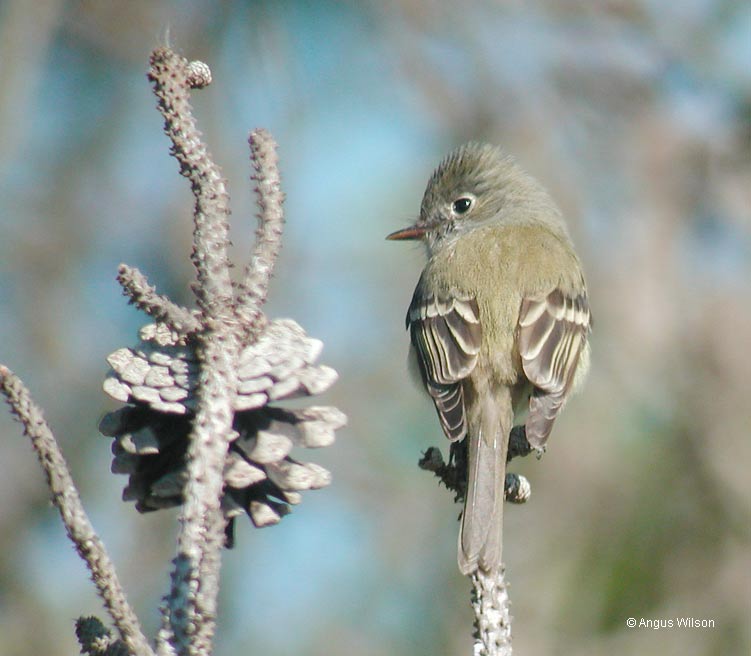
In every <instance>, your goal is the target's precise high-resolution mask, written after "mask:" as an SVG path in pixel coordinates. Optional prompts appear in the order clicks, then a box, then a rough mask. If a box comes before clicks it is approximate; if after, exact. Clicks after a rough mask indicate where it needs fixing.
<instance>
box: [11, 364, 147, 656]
mask: <svg viewBox="0 0 751 656" xmlns="http://www.w3.org/2000/svg"><path fill="white" fill-rule="evenodd" d="M0 390H1V391H2V393H3V394H4V395H5V398H6V400H7V402H8V405H10V408H11V410H12V412H13V414H14V415H16V417H17V418H18V420H19V421H20V422H21V423H22V424H23V426H24V432H25V433H26V434H27V435H28V436H29V437H30V438H31V444H32V446H33V447H34V450H35V451H36V453H37V457H38V458H39V462H40V463H41V465H42V468H43V469H44V473H45V475H46V477H47V484H48V486H49V488H50V491H51V493H52V502H53V503H54V504H55V505H56V506H57V509H58V510H59V512H60V517H61V518H62V520H63V524H64V525H65V530H66V531H67V533H68V537H69V538H70V539H71V541H72V542H73V544H74V545H75V547H76V551H78V553H79V555H80V556H81V558H83V559H84V561H85V562H86V566H87V567H88V568H89V571H90V572H91V578H92V580H93V581H94V585H95V586H96V588H97V592H98V593H99V596H100V597H101V598H102V601H103V602H104V605H105V607H106V608H107V611H108V612H109V614H110V617H111V618H112V621H113V622H114V624H115V626H116V627H117V629H118V631H119V632H120V637H121V638H122V640H123V642H124V643H125V644H126V645H127V647H128V650H129V651H130V652H131V653H132V654H135V655H137V656H153V651H152V650H151V647H150V646H149V643H148V642H147V640H146V638H145V637H144V635H143V633H142V631H141V627H140V625H139V622H138V618H137V617H136V615H135V613H134V612H133V610H132V608H131V607H130V605H129V604H128V601H127V599H126V598H125V592H124V591H123V589H122V586H121V585H120V581H119V580H118V578H117V574H116V572H115V568H114V565H113V564H112V561H111V560H110V558H109V556H108V555H107V552H106V550H105V548H104V545H103V544H102V541H101V540H100V539H99V536H98V535H97V534H96V532H95V531H94V527H93V526H92V525H91V522H90V521H89V518H88V516H87V515H86V511H85V510H84V508H83V504H82V503H81V498H80V497H79V496H78V491H77V490H76V487H75V485H74V483H73V478H72V477H71V475H70V471H69V470H68V465H67V463H66V462H65V459H64V458H63V455H62V453H61V451H60V447H59V446H58V444H57V441H56V440H55V436H54V435H53V434H52V431H51V430H50V427H49V426H48V424H47V422H46V421H45V419H44V416H43V415H42V411H41V409H40V408H39V407H38V406H37V405H36V404H35V403H34V402H33V400H32V399H31V395H30V394H29V391H28V389H27V388H26V386H25V385H24V384H23V382H22V381H21V379H20V378H18V376H16V375H15V374H14V373H13V372H12V371H10V369H8V368H7V367H5V366H4V365H0Z"/></svg>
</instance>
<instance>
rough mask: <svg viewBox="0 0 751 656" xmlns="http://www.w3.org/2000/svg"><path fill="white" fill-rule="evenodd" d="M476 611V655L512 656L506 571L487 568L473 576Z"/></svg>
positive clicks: (474, 610) (474, 653)
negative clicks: (486, 570)
mask: <svg viewBox="0 0 751 656" xmlns="http://www.w3.org/2000/svg"><path fill="white" fill-rule="evenodd" d="M470 578H471V579H472V611H473V613H474V627H475V632H474V637H475V643H474V651H473V656H511V654H512V647H511V613H510V612H509V605H510V601H509V596H508V589H507V585H506V581H505V579H504V571H503V568H501V569H500V570H498V571H495V572H484V571H482V570H481V569H478V570H477V571H476V572H475V573H474V574H472V576H471V577H470Z"/></svg>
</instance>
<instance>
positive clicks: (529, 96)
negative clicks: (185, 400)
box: [0, 0, 751, 656]
mask: <svg viewBox="0 0 751 656" xmlns="http://www.w3.org/2000/svg"><path fill="white" fill-rule="evenodd" d="M167 30H168V32H169V37H166V36H165V34H166V32H167ZM165 38H169V40H170V41H171V42H172V43H174V44H175V45H176V46H177V47H178V48H179V49H180V50H181V51H182V52H183V53H184V54H185V55H186V56H188V57H190V58H200V59H203V60H205V61H207V62H208V63H209V64H210V65H211V67H212V70H213V72H214V80H215V81H214V83H213V84H212V86H211V87H209V88H208V89H207V90H205V91H201V92H197V93H196V95H195V100H196V111H197V113H198V115H199V117H200V120H201V126H202V129H203V130H204V132H205V133H206V135H207V138H208V141H209V144H210V147H211V150H212V152H213V153H214V155H215V156H216V158H217V160H218V162H219V163H220V165H221V166H222V167H223V169H224V171H225V174H226V176H227V178H228V180H229V184H230V191H231V192H232V194H233V208H234V215H233V230H234V233H233V238H234V242H235V248H236V249H237V251H238V254H239V255H240V257H239V258H236V259H240V260H242V261H244V260H245V257H243V256H242V254H244V253H247V252H248V251H249V247H250V244H251V240H252V232H253V225H254V224H253V220H252V214H253V212H254V211H255V210H254V208H253V206H252V195H251V193H250V183H249V181H248V177H249V165H248V161H247V147H246V144H245V138H246V135H247V132H248V131H249V129H251V128H252V127H255V126H264V127H266V128H268V129H269V130H270V131H271V132H272V133H273V134H274V136H275V137H276V139H277V140H278V141H279V143H280V154H281V158H282V172H283V175H284V184H285V191H286V193H287V219H288V227H287V236H286V241H285V246H284V251H283V254H282V257H281V259H280V261H279V264H278V271H277V277H276V280H275V282H274V283H273V284H272V290H271V303H270V307H269V314H270V315H271V316H293V317H294V318H295V319H297V320H298V321H300V322H301V323H302V324H303V325H305V326H306V328H307V329H308V330H309V331H310V333H311V334H312V335H315V336H316V337H320V338H322V339H323V340H324V341H325V343H326V350H325V358H326V361H327V362H329V363H331V364H332V365H334V366H335V367H336V368H337V369H338V370H339V372H340V375H341V382H340V384H339V385H337V386H336V387H335V389H334V390H333V391H332V392H331V393H330V394H329V396H330V402H331V403H333V404H336V405H337V406H339V407H341V408H342V409H344V410H345V411H346V412H347V414H348V415H349V417H350V426H349V428H348V429H347V430H345V431H343V432H342V433H341V435H340V436H339V443H338V445H337V446H336V447H335V448H333V449H330V450H329V451H332V453H331V454H321V462H322V464H323V465H325V466H327V468H330V469H331V470H332V471H333V474H334V484H333V485H332V487H331V488H328V489H327V490H325V491H323V492H321V493H320V494H317V495H315V498H313V497H311V498H310V500H309V502H306V506H307V507H303V508H300V511H299V513H295V514H293V516H292V517H289V518H287V519H285V521H284V522H283V523H282V524H281V525H279V526H278V527H275V528H272V529H268V530H263V531H252V530H251V529H250V528H246V529H244V530H245V532H246V534H245V535H242V536H241V539H239V540H238V543H239V546H238V548H236V549H235V550H234V551H232V552H229V553H227V554H226V556H225V561H226V569H225V575H226V576H225V579H226V581H225V584H224V587H223V599H222V608H221V616H220V621H219V642H218V647H217V653H218V654H239V653H250V652H251V651H252V652H253V653H263V654H268V655H270V656H274V655H280V656H281V655H286V654H291V653H299V654H321V655H322V654H327V655H334V656H336V655H337V654H347V655H349V654H358V656H360V655H361V656H386V655H389V656H398V655H400V654H410V655H411V654H436V655H438V654H446V655H449V654H452V655H453V654H464V653H468V651H469V644H470V636H469V628H470V612H469V606H468V582H467V581H465V580H463V579H462V577H461V576H460V575H459V574H458V572H457V571H456V566H455V559H454V554H455V539H456V530H457V523H456V517H457V514H458V507H456V506H453V505H452V504H451V502H450V498H449V495H448V494H447V493H446V492H445V490H443V489H438V487H437V485H436V484H435V482H434V481H433V480H432V479H431V477H430V476H429V475H428V474H426V473H424V472H420V471H419V470H418V469H417V467H416V461H417V459H418V457H419V455H420V452H421V451H422V450H424V449H425V448H426V447H427V446H429V445H432V444H440V445H441V446H444V445H443V444H442V438H441V436H440V435H439V430H438V424H437V421H436V420H435V417H434V416H433V411H432V409H431V408H430V405H429V403H428V402H427V401H426V400H425V399H424V398H423V397H422V396H421V394H420V392H419V391H418V390H417V388H416V387H415V386H413V385H412V383H411V382H410V381H409V379H408V376H407V374H406V367H405V356H406V344H407V338H406V335H405V334H404V332H403V329H402V327H403V315H404V311H405V309H406V306H407V304H408V301H409V298H410V295H411V292H412V286H413V285H414V282H415V281H416V278H417V275H418V272H419V268H420V266H421V261H420V257H421V253H420V252H419V250H416V249H410V248H409V247H405V246H403V245H394V244H388V243H386V242H384V241H383V237H384V235H385V234H386V233H388V232H390V231H392V230H394V229H396V228H397V227H400V226H401V225H404V224H405V223H406V222H408V221H409V220H410V219H411V218H412V217H413V216H414V215H415V213H416V212H417V210H418V207H419V203H420V198H421V194H422V191H423V187H424V184H425V182H426V181H427V178H428V175H429V173H430V170H431V168H432V167H433V165H434V164H435V163H436V162H437V161H438V159H439V158H440V157H441V156H442V155H443V154H444V153H445V152H446V151H447V150H448V149H449V148H451V147H453V146H454V145H456V144H458V143H459V142H461V141H463V140H465V139H469V138H473V139H484V140H490V141H493V142H497V143H500V144H502V145H504V146H505V147H506V148H507V149H508V150H509V151H510V152H511V153H513V154H515V155H516V156H517V158H518V159H519V160H520V161H521V163H522V164H523V165H524V166H525V167H526V168H527V169H528V170H529V171H530V172H532V173H533V174H534V175H535V176H537V177H538V178H540V179H541V180H542V181H543V182H544V183H545V184H546V185H547V186H548V187H549V188H550V190H551V192H552V193H553V195H554V197H555V198H556V199H557V200H558V201H559V203H560V204H561V206H562V208H563V210H564V212H565V213H566V215H567V217H568V218H569V221H570V224H571V226H572V232H573V233H574V237H575V240H576V242H577V246H578V249H579V251H580V254H581V256H582V259H583V260H584V263H585V267H586V270H587V273H588V277H589V282H590V287H591V302H592V307H593V311H594V316H595V330H594V334H593V345H594V354H593V364H594V366H593V370H592V375H591V377H590V380H589V382H588V385H587V386H586V388H585V390H584V392H583V393H582V394H581V395H580V396H579V397H577V398H575V399H574V400H573V401H572V402H571V403H570V406H569V408H567V410H566V412H565V413H564V415H563V418H562V419H561V421H560V422H559V424H558V425H557V426H556V430H555V432H554V435H553V436H552V439H551V442H550V448H549V450H548V453H547V455H546V456H545V457H544V458H543V459H542V460H541V461H539V462H538V461H535V460H534V459H532V460H531V461H530V462H524V463H521V464H519V465H515V466H516V468H517V470H518V471H520V472H522V473H524V474H525V475H526V476H528V477H529V479H530V480H531V482H532V485H533V496H532V500H531V501H530V503H529V504H527V505H526V506H523V507H520V508H516V507H514V508H510V509H509V511H508V513H507V518H506V530H505V553H506V557H507V567H508V579H509V580H510V582H511V585H512V588H511V595H512V600H513V604H514V605H513V608H512V612H513V614H514V620H515V623H514V627H513V628H514V635H515V646H516V648H517V650H518V652H519V653H520V654H531V655H538V654H539V655H547V654H586V655H590V654H591V655H593V656H594V655H599V654H603V653H611V654H632V653H642V654H686V655H694V654H707V655H709V654H741V653H748V651H749V650H751V627H750V626H749V617H751V580H750V574H749V573H750V572H751V558H749V551H750V550H749V543H750V542H751V535H750V534H751V531H750V530H749V526H750V524H751V507H750V506H751V504H750V502H749V500H750V499H751V477H750V476H749V475H748V470H749V465H750V464H751V440H749V429H750V428H751V406H750V405H749V398H751V384H750V383H749V380H750V379H751V378H750V377H751V348H749V335H751V305H750V304H749V303H748V299H749V298H751V266H750V265H749V262H750V261H751V258H750V256H751V220H750V219H749V213H750V210H749V208H751V128H749V119H750V117H751V10H750V9H749V5H748V3H744V2H740V1H737V2H733V1H728V2H722V1H710V0H696V1H693V2H676V3H667V2H657V1H656V0H641V1H636V0H633V1H622V2H617V1H611V2H588V1H586V0H579V1H571V2H554V1H553V0H547V1H546V0H537V1H534V2H524V3H522V2H511V1H509V2H501V1H498V2H476V3H459V2H450V1H449V0H445V1H443V2H441V1H439V0H432V1H430V0H413V1H408V0H401V1H399V0H393V1H391V2H376V1H375V0H373V1H372V2H367V1H364V2H360V3H342V2H333V1H329V2H326V1H324V2H315V3H313V2H302V1H300V2H271V1H269V2H239V1H238V2H230V1H225V2H217V3H212V2H207V1H203V2H201V1H198V0H190V1H182V2H177V1H175V2H167V1H166V0H162V1H156V2H155V1H153V0H148V1H147V0H136V1H132V2H127V3H110V2H98V1H96V0H93V1H81V2H75V3H64V2H61V1H60V0H38V1H37V2H27V1H26V0H6V1H5V2H4V3H2V4H1V5H0V361H2V362H4V363H6V364H8V365H9V366H11V367H12V368H13V369H14V370H15V371H17V372H18V373H19V374H20V375H21V376H22V377H24V379H25V380H26V382H27V384H28V385H29V387H30V388H31V390H32V392H33V393H34V395H35V397H36V399H37V400H38V401H39V402H40V403H41V404H42V405H43V406H44V407H45V408H46V409H47V413H48V419H49V420H50V422H51V424H52V426H53V428H54V429H55V430H56V431H57V433H58V436H59V437H60V438H61V441H62V445H63V448H64V450H65V452H66V454H67V456H68V458H69V460H70V463H71V466H72V468H73V472H74V475H75V477H76V479H77V480H78V481H79V482H80V485H81V487H82V493H83V497H84V500H85V502H86V504H87V507H88V508H89V509H90V512H91V514H92V518H93V521H94V523H95V525H96V526H97V528H98V529H99V530H100V531H101V534H102V537H103V539H104V540H105V542H106V544H107V545H108V546H109V548H110V549H111V551H112V554H113V556H114V558H115V560H116V562H117V563H118V565H119V568H120V572H121V575H122V577H123V579H124V580H125V583H126V587H127V588H128V590H129V592H130V595H131V597H132V599H133V601H134V603H135V604H136V606H137V608H138V609H139V611H140V614H141V615H142V617H143V619H144V622H145V624H146V625H147V629H148V630H149V631H150V632H151V633H153V632H154V630H155V628H156V626H157V622H158V615H157V612H156V608H157V604H158V601H159V595H160V594H161V593H163V592H164V591H165V590H166V587H167V583H168V582H167V568H166V562H167V561H168V559H169V558H170V557H171V555H172V549H173V546H172V545H173V535H174V527H173V526H171V525H170V523H169V522H168V521H165V519H164V517H153V516H145V517H141V516H137V515H136V513H135V511H134V510H133V508H132V507H130V506H126V505H124V504H122V503H121V502H120V501H119V496H120V486H121V485H122V481H120V480H117V479H116V478H115V477H113V476H112V475H110V474H109V472H108V471H107V470H108V466H109V453H108V442H107V440H106V439H105V438H102V437H101V436H98V435H97V433H96V425H97V422H98V419H99V417H100V416H101V415H102V414H103V413H104V412H105V411H106V410H108V409H112V407H113V405H112V404H111V403H110V402H108V401H107V400H106V398H105V397H104V395H103V394H102V392H101V391H100V384H101V380H102V378H103V375H104V373H105V371H106V365H105V363H104V356H105V355H106V354H107V353H109V352H110V351H111V350H113V348H115V347H117V346H119V345H121V344H122V343H131V342H133V341H135V337H136V330H137V328H138V326H139V325H140V323H141V322H142V320H143V319H142V317H140V316H139V315H138V314H137V313H136V312H135V311H134V310H133V309H132V308H128V307H127V306H126V305H125V301H124V299H123V298H122V296H121V295H120V293H119V290H118V288H117V286H116V283H115V281H114V277H115V272H116V267H117V264H118V263H119V262H121V261H125V262H128V263H130V264H132V265H135V266H138V267H139V268H141V269H142V270H143V271H145V272H146V273H148V275H149V277H150V279H151V280H152V282H154V283H155V284H157V285H158V287H159V288H160V289H161V290H163V291H165V292H167V293H169V294H170V295H172V296H173V297H174V298H176V299H178V300H180V299H181V298H182V300H184V301H187V300H188V294H187V289H188V287H187V285H188V282H189V280H190V276H191V275H192V273H191V269H190V265H189V258H188V253H189V244H190V220H191V213H190V206H191V197H190V194H189V192H188V189H187V187H186V185H185V183H184V181H183V180H182V179H180V177H179V176H178V175H177V166H176V163H175V162H174V161H173V160H171V159H170V158H169V157H168V154H167V149H168V144H167V140H166V138H165V137H164V136H163V135H162V134H161V121H160V119H159V117H158V115H157V113H156V111H154V109H153V106H154V100H153V97H152V96H151V95H150V91H149V87H148V84H147V82H146V79H145V76H144V73H145V70H146V66H147V57H148V53H149V51H150V50H151V48H152V47H153V46H154V45H155V44H157V43H158V42H159V41H160V40H163V39H165ZM0 548H1V549H2V554H3V555H2V558H0V652H2V653H3V654H8V656H27V655H32V654H34V655H36V654H75V653H76V652H77V648H76V646H75V640H74V638H73V630H72V621H73V618H75V617H76V616H78V615H79V614H86V613H94V614H101V613H102V611H101V609H100V607H99V604H98V602H97V600H96V598H95V597H94V595H93V592H92V590H91V589H90V588H91V586H90V584H89V583H88V581H87V579H86V574H85V571H84V568H83V566H82V565H81V564H80V563H79V562H78V560H77V557H76V556H75V555H74V554H73V552H72V550H71V548H70V547H69V545H68V544H67V542H66V540H65V538H64V535H63V531H62V528H61V527H60V525H59V522H58V519H57V516H56V514H55V513H54V512H53V511H52V510H51V509H50V507H49V505H48V503H47V495H46V490H45V487H44V483H43V480H42V476H41V474H40V472H39V471H38V468H37V465H36V463H35V461H34V458H33V455H32V453H31V450H30V449H29V447H28V445H27V444H26V443H25V442H24V438H23V437H22V436H21V435H20V430H19V428H18V426H16V425H14V424H13V423H12V422H11V421H10V419H9V418H8V417H7V414H6V413H0ZM629 617H634V618H637V620H639V619H641V618H645V619H650V620H659V619H662V620H669V619H673V620H675V619H676V618H678V617H693V618H698V619H711V620H714V628H712V629H702V628H695V629H686V628H677V627H674V628H664V629H660V630H651V629H644V628H641V629H640V628H636V629H629V628H627V627H626V619H627V618H629Z"/></svg>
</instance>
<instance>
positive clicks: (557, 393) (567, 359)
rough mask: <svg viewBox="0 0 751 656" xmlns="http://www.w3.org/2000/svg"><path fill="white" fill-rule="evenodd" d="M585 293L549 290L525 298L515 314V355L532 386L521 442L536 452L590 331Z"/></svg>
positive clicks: (558, 410)
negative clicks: (545, 293)
mask: <svg viewBox="0 0 751 656" xmlns="http://www.w3.org/2000/svg"><path fill="white" fill-rule="evenodd" d="M590 323H591V318H590V312H589V304H588V302H587V296H586V294H585V293H582V294H579V295H578V296H576V297H572V296H570V295H566V294H564V293H563V292H562V291H561V290H560V289H554V290H553V291H552V292H550V293H549V294H548V295H547V296H546V297H544V298H535V299H532V298H525V299H524V300H523V301H522V304H521V310H520V313H519V354H520V355H521V358H522V368H523V369H524V374H525V375H526V376H527V378H528V379H529V380H530V382H531V383H532V384H533V385H534V386H535V390H534V392H533V394H532V397H531V398H530V403H529V418H528V419H527V423H526V428H527V439H528V440H529V443H530V444H531V445H532V446H536V447H541V446H543V445H544V444H545V442H546V441H547V439H548V436H549V435H550V431H551V429H552V427H553V422H554V421H555V419H556V417H557V416H558V413H559V412H560V410H561V408H562V407H563V404H564V403H565V400H566V396H567V395H568V393H569V391H570V390H571V384H572V382H573V379H574V374H575V373H576V367H577V366H578V364H579V358H580V355H581V353H582V350H583V349H584V346H585V343H586V339H587V336H588V334H589V331H590Z"/></svg>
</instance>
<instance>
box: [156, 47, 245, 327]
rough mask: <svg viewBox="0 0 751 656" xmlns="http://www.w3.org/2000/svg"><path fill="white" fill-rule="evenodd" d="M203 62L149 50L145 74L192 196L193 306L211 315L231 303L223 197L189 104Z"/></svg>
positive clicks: (203, 75)
mask: <svg viewBox="0 0 751 656" xmlns="http://www.w3.org/2000/svg"><path fill="white" fill-rule="evenodd" d="M207 68H208V67H207V66H206V64H202V63H199V62H196V63H191V62H188V60H187V59H185V58H184V57H180V56H179V55H177V54H176V53H174V52H173V51H172V50H170V49H169V48H157V49H156V50H155V51H154V52H153V53H152V55H151V69H150V70H149V79H150V80H151V82H152V83H153V85H154V93H155V94H156V97H157V99H158V104H157V106H158V108H159V111H160V112H161V114H162V116H163V117H164V131H165V132H166V134H167V136H168V137H169V138H170V141H172V154H173V155H174V157H175V159H177V161H178V162H179V163H180V174H181V175H183V176H185V177H186V178H188V179H189V180H190V185H191V190H192V192H193V195H194V197H195V201H196V202H195V208H194V222H195V226H194V230H193V252H192V254H191V259H192V261H193V265H194V266H195V268H196V272H197V277H198V284H197V285H196V286H195V288H194V292H195V294H196V300H197V302H198V307H199V308H201V310H202V311H203V312H204V313H206V314H209V315H212V316H219V315H224V316H228V315H229V313H230V308H231V307H232V300H233V299H232V282H231V279H230V274H229V259H228V254H227V249H228V247H229V224H228V223H227V216H228V215H229V197H228V194H227V190H226V184H225V181H224V179H223V178H222V176H221V173H220V171H219V168H218V167H217V165H216V164H215V163H214V162H213V160H212V159H211V156H210V155H209V153H208V150H207V148H206V146H205V145H204V143H203V141H202V140H201V133H200V132H199V131H198V128H197V127H196V121H195V119H194V118H193V111H192V109H191V106H190V88H191V85H192V84H196V82H199V83H200V84H197V85H196V86H205V85H206V83H207V82H208V81H209V80H210V74H209V75H206V73H205V70H206V69H207Z"/></svg>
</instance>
